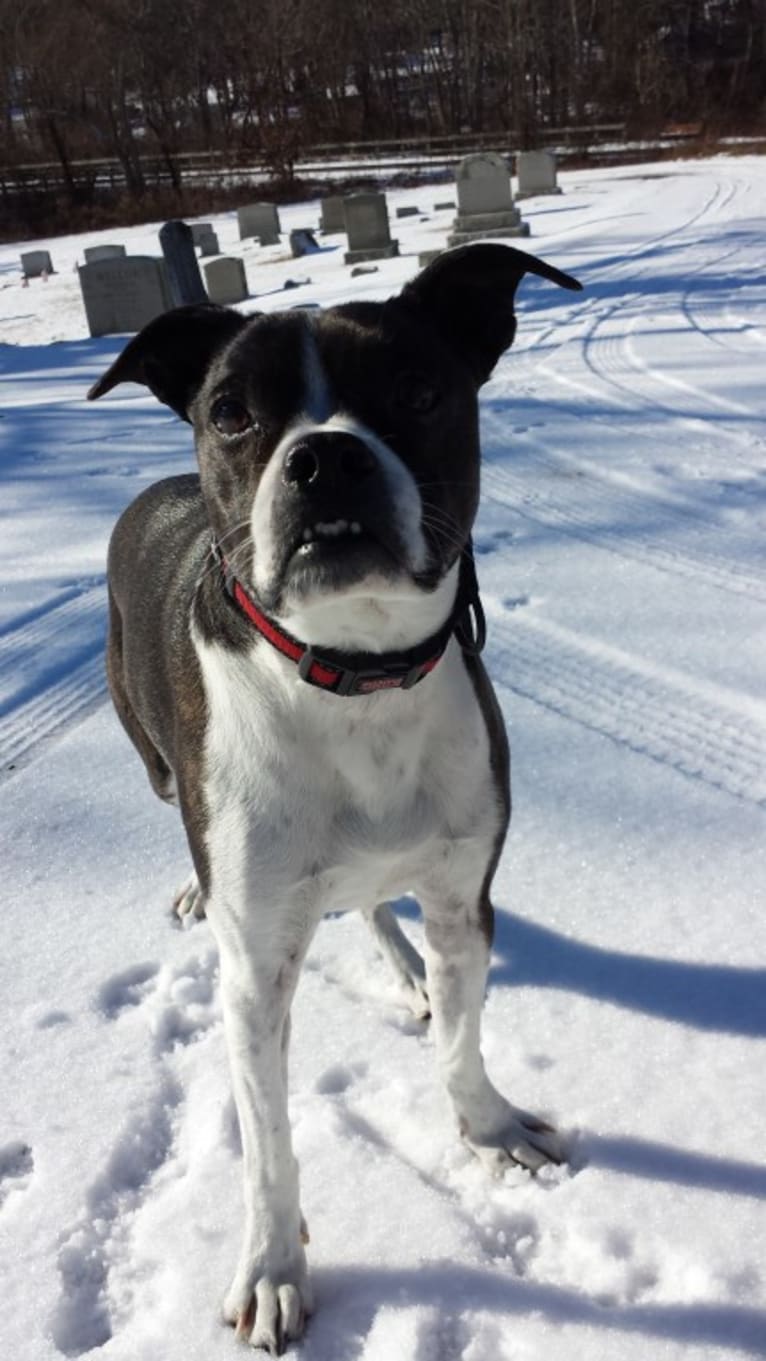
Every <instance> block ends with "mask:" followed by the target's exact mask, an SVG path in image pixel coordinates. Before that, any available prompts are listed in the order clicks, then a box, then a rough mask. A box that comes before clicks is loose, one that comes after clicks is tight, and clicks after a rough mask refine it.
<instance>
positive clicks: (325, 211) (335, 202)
mask: <svg viewBox="0 0 766 1361" xmlns="http://www.w3.org/2000/svg"><path fill="white" fill-rule="evenodd" d="M319 206H320V209H321V218H320V221H319V230H320V232H324V233H326V235H328V236H331V235H333V234H334V233H335V232H344V231H345V230H346V219H345V217H344V215H343V199H342V198H341V195H340V194H328V196H327V198H323V199H322V201H321V203H320V205H319Z"/></svg>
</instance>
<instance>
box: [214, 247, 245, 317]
mask: <svg viewBox="0 0 766 1361" xmlns="http://www.w3.org/2000/svg"><path fill="white" fill-rule="evenodd" d="M202 272H203V274H204V276H205V286H206V288H207V295H208V297H209V299H210V301H211V302H218V303H222V304H224V305H228V304H229V303H232V302H243V301H244V299H245V298H247V297H249V296H250V295H249V293H248V290H247V277H246V275H245V266H244V263H243V261H242V260H240V259H239V258H238V257H237V256H232V255H219V257H218V259H217V260H208V261H206V263H205V264H204V265H203V266H202Z"/></svg>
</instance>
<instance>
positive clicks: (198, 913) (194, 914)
mask: <svg viewBox="0 0 766 1361" xmlns="http://www.w3.org/2000/svg"><path fill="white" fill-rule="evenodd" d="M173 916H174V918H175V919H176V921H177V922H179V923H180V925H181V926H191V925H192V923H193V922H195V921H202V920H203V918H204V916H205V895H204V893H203V892H202V889H201V888H200V886H199V880H198V879H197V876H196V874H191V875H190V876H189V878H188V879H187V880H186V883H185V884H182V885H181V887H180V888H179V890H178V892H177V893H176V895H175V897H174V899H173Z"/></svg>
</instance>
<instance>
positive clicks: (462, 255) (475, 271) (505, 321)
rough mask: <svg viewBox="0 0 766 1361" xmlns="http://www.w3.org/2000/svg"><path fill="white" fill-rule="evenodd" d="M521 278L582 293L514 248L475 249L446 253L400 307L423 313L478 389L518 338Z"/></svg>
mask: <svg viewBox="0 0 766 1361" xmlns="http://www.w3.org/2000/svg"><path fill="white" fill-rule="evenodd" d="M525 274H539V275H540V277H541V278H543V279H550V281H551V283H554V284H559V285H560V286H561V288H572V289H580V288H582V284H580V283H578V281H577V280H576V279H573V278H572V277H571V275H569V274H562V272H561V270H558V269H554V268H553V266H552V265H547V264H546V263H545V261H544V260H538V259H537V257H536V256H534V255H527V253H526V252H525V251H522V250H515V249H514V247H513V246H501V245H496V244H486V245H483V244H479V245H476V246H457V247H456V248H455V249H454V250H448V251H444V253H443V254H442V255H438V256H437V257H436V259H435V260H433V261H432V263H431V264H430V265H427V266H426V268H425V269H424V270H423V271H422V273H421V274H418V276H417V278H415V279H413V280H412V282H411V283H409V284H407V285H406V287H405V288H404V289H403V290H402V293H401V295H400V300H401V302H403V303H405V304H412V305H415V306H417V307H418V308H421V309H423V310H425V311H426V312H427V313H428V315H429V316H430V318H431V320H432V321H433V322H434V323H435V324H436V326H437V327H438V329H439V331H440V332H441V333H442V335H443V336H444V338H445V339H446V340H447V341H448V343H449V344H450V345H451V346H452V348H453V349H456V350H457V351H458V353H459V354H460V355H461V356H462V358H463V359H464V360H465V361H466V362H467V363H468V365H469V367H470V368H471V370H472V372H473V373H474V374H475V376H476V379H477V382H478V385H479V386H481V384H482V383H485V382H486V381H487V379H488V378H489V376H490V374H491V372H492V370H493V368H494V367H495V364H496V363H497V361H498V359H499V358H500V356H501V354H502V353H503V351H504V350H507V349H508V346H509V345H510V344H511V343H512V341H513V337H514V335H515V333H516V317H515V315H514V311H513V302H514V297H515V294H516V289H517V287H518V285H519V282H520V280H521V279H522V278H523V277H524V275H525Z"/></svg>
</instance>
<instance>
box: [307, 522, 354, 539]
mask: <svg viewBox="0 0 766 1361" xmlns="http://www.w3.org/2000/svg"><path fill="white" fill-rule="evenodd" d="M347 529H348V521H347V520H332V521H330V522H328V523H327V524H323V523H321V522H318V523H317V524H315V525H314V531H315V533H317V534H323V535H324V536H325V537H328V536H329V537H330V538H335V537H336V536H337V535H338V534H345V532H346V530H347Z"/></svg>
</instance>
